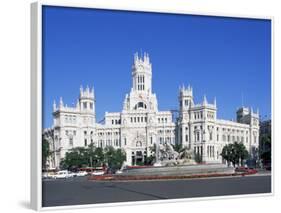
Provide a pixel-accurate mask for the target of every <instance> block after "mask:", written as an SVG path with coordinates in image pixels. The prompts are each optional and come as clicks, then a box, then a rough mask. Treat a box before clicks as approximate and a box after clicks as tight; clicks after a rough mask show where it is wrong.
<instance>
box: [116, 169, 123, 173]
mask: <svg viewBox="0 0 281 213" xmlns="http://www.w3.org/2000/svg"><path fill="white" fill-rule="evenodd" d="M122 173H123V171H122V170H117V171H116V172H115V174H122Z"/></svg>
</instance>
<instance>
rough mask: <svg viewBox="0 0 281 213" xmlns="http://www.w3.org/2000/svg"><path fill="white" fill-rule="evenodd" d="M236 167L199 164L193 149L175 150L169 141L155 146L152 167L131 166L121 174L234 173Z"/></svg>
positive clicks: (141, 175) (185, 174) (177, 175)
mask: <svg viewBox="0 0 281 213" xmlns="http://www.w3.org/2000/svg"><path fill="white" fill-rule="evenodd" d="M233 173H234V169H233V168H231V167H227V166H226V165H225V164H218V163H216V164H197V163H196V162H195V160H194V153H193V151H192V150H191V149H188V148H183V149H182V150H181V151H180V152H177V151H175V150H174V148H173V146H172V145H171V144H169V143H164V144H157V145H156V147H155V163H154V164H153V166H151V167H144V168H131V169H129V170H126V169H125V170H124V171H123V173H122V174H120V175H121V176H135V177H155V176H156V177H159V178H163V177H167V178H168V177H179V176H194V175H206V174H207V175H218V174H219V175H224V174H233Z"/></svg>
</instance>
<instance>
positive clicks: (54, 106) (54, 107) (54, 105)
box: [53, 100, 57, 111]
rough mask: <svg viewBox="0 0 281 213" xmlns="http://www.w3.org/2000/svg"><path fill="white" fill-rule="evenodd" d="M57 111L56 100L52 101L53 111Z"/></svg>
mask: <svg viewBox="0 0 281 213" xmlns="http://www.w3.org/2000/svg"><path fill="white" fill-rule="evenodd" d="M56 110H57V105H56V100H54V103H53V111H56Z"/></svg>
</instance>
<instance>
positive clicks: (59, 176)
mask: <svg viewBox="0 0 281 213" xmlns="http://www.w3.org/2000/svg"><path fill="white" fill-rule="evenodd" d="M70 177H74V174H73V173H71V172H69V171H67V170H61V171H58V172H57V173H56V174H55V175H54V179H66V178H70Z"/></svg>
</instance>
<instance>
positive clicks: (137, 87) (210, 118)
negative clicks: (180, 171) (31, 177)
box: [43, 54, 259, 168]
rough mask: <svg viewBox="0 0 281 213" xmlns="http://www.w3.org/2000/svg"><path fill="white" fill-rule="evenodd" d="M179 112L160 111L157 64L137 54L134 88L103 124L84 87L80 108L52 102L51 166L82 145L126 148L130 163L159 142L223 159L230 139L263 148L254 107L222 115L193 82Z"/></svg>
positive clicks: (184, 92) (205, 159)
mask: <svg viewBox="0 0 281 213" xmlns="http://www.w3.org/2000/svg"><path fill="white" fill-rule="evenodd" d="M178 97H179V109H178V110H177V111H178V113H177V117H176V118H174V117H173V111H172V110H167V111H159V110H158V104H157V97H156V94H154V93H153V91H152V65H151V63H150V60H149V56H148V54H144V56H143V57H139V56H138V54H135V56H134V63H133V66H132V88H131V91H130V93H129V94H126V95H125V99H124V102H123V110H122V111H121V112H106V113H105V118H104V123H102V124H101V123H97V122H96V113H95V102H96V99H95V93H94V90H93V89H91V90H90V89H89V88H88V87H87V88H86V89H85V90H84V89H83V88H82V87H81V88H80V96H79V99H78V100H77V104H76V107H67V106H66V105H65V104H64V103H63V101H62V99H60V102H59V104H58V106H57V105H56V103H54V105H53V119H54V121H53V126H52V127H51V128H50V129H45V130H44V133H43V136H44V137H45V138H46V139H48V140H49V142H50V145H51V150H53V151H54V152H53V153H54V154H53V155H52V156H51V158H50V161H49V167H51V168H55V167H59V164H60V161H61V159H62V158H64V156H65V153H66V152H68V151H69V150H70V149H72V148H74V147H78V146H88V145H89V144H91V143H92V144H94V146H96V147H106V146H113V147H115V148H123V149H124V150H125V152H126V158H127V162H126V163H127V164H128V165H133V164H136V163H138V162H140V161H144V160H145V158H146V157H147V156H149V155H150V154H151V153H150V147H152V146H153V144H155V143H171V144H176V143H177V144H182V145H183V146H186V147H188V148H190V149H192V150H194V152H195V153H197V156H198V155H199V156H201V158H202V161H203V162H206V163H215V162H216V163H217V162H222V158H221V156H220V153H221V151H222V148H223V146H224V145H225V144H228V143H233V142H235V141H237V142H242V143H243V144H244V145H245V146H246V148H247V149H248V151H249V152H250V154H252V155H253V154H254V150H256V149H257V148H258V141H259V115H258V112H257V113H254V112H253V110H252V109H251V110H249V108H245V107H242V108H240V109H239V110H238V111H237V122H234V121H228V120H220V119H217V105H216V100H214V102H213V103H212V104H210V103H208V101H207V99H206V97H204V100H203V103H202V104H195V103H194V101H193V90H192V88H191V87H190V86H188V87H187V88H185V87H181V88H180V90H179V96H178Z"/></svg>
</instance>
